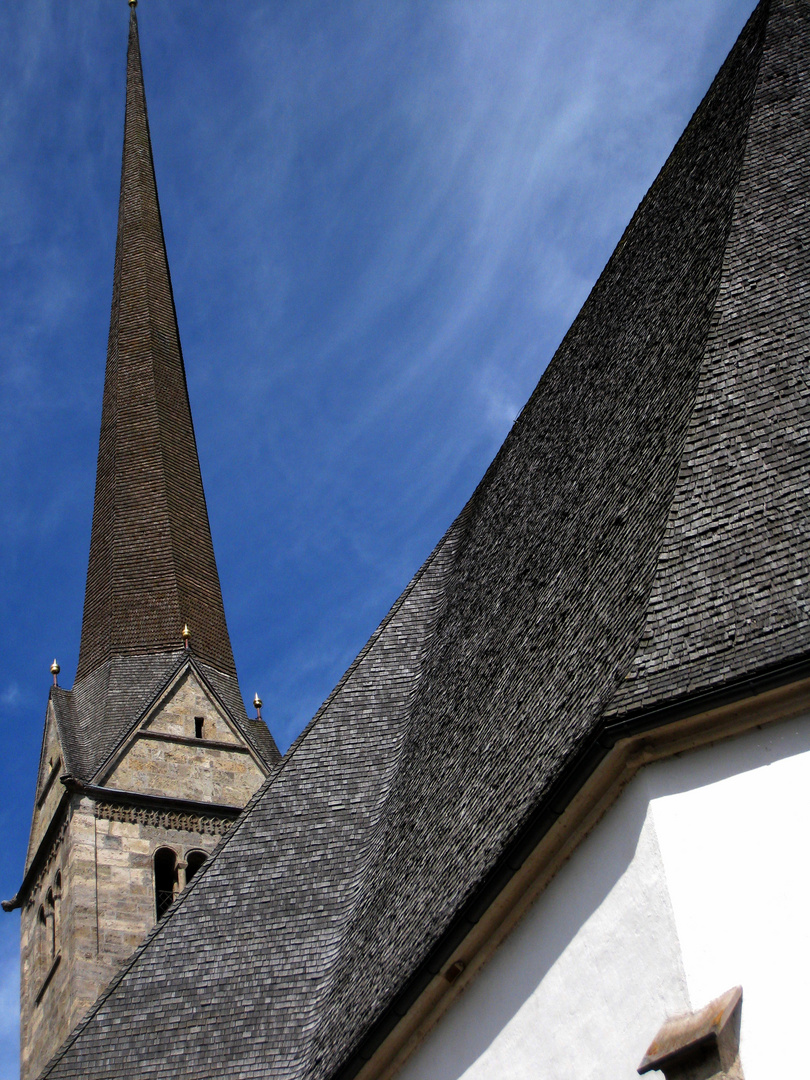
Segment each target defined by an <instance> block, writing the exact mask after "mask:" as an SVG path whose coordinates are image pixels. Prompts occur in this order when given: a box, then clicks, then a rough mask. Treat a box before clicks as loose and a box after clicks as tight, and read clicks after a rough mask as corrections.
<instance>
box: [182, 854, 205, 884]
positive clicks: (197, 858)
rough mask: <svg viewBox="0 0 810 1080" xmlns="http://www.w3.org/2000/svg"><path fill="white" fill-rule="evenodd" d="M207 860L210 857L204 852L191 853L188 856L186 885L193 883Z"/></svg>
mask: <svg viewBox="0 0 810 1080" xmlns="http://www.w3.org/2000/svg"><path fill="white" fill-rule="evenodd" d="M207 858H208V856H207V855H206V854H205V852H204V851H191V852H189V854H188V856H187V859H188V864H187V866H186V884H188V882H189V881H191V879H192V878H193V877H194V875H195V874H196V873H197V871H198V870H199V869H200V867H201V866H202V864H203V863H204V862H205V860H206V859H207Z"/></svg>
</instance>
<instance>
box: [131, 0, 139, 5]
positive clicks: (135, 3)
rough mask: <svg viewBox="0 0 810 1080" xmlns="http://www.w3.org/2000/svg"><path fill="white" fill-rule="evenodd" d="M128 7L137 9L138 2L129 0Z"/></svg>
mask: <svg viewBox="0 0 810 1080" xmlns="http://www.w3.org/2000/svg"><path fill="white" fill-rule="evenodd" d="M129 6H130V7H137V6H138V0H129Z"/></svg>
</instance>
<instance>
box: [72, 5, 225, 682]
mask: <svg viewBox="0 0 810 1080" xmlns="http://www.w3.org/2000/svg"><path fill="white" fill-rule="evenodd" d="M130 10H131V16H130V32H129V49H128V55H127V95H126V120H125V127H124V153H123V162H122V167H121V197H120V203H119V211H118V239H117V243H116V251H115V274H114V281H113V299H112V311H111V316H110V337H109V344H108V348H107V369H106V375H105V380H104V400H103V405H102V416H101V435H100V437H99V451H98V469H97V473H96V492H95V502H94V507H93V527H92V534H91V540H90V560H89V566H88V570H87V587H86V592H85V600H84V616H83V620H82V637H81V648H80V650H79V664H78V670H77V676H76V677H77V680H78V681H82V680H84V679H85V678H86V677H87V676H88V675H91V674H93V673H94V672H95V671H96V670H97V669H98V668H99V666H100V665H102V664H104V663H105V662H109V661H110V660H115V659H116V658H117V657H122V656H125V657H126V656H134V657H141V656H144V655H145V654H147V653H170V652H172V651H174V650H175V649H176V648H177V647H178V646H180V645H181V644H182V641H181V636H180V635H181V630H182V628H183V624H184V623H188V625H189V627H190V630H191V640H192V644H193V646H194V649H195V651H196V653H197V655H198V656H200V657H201V658H203V659H204V660H206V661H207V662H208V663H210V664H211V665H212V666H214V667H215V668H217V670H219V671H223V672H226V673H227V674H230V675H233V674H234V672H235V668H234V662H233V654H232V652H231V643H230V639H229V636H228V628H227V625H226V623H225V612H224V609H223V605H222V595H221V591H220V585H219V576H218V574H217V567H216V562H215V559H214V549H213V545H212V543H211V531H210V528H209V523H208V511H207V509H206V505H205V495H204V493H203V486H202V479H201V476H200V465H199V459H198V456H197V446H196V442H195V439H194V428H193V426H192V421H191V410H190V408H189V401H188V390H187V387H186V376H185V369H184V367H183V356H182V352H181V349H180V337H179V334H178V330H177V318H176V315H175V309H174V298H173V295H172V286H171V280H170V277H169V265H168V261H167V258H166V248H165V244H164V239H163V227H162V224H161V219H160V208H159V206H158V196H157V187H156V185H155V173H154V166H153V162H152V147H151V143H150V139H149V124H148V120H147V115H146V99H145V96H144V87H143V74H142V71H141V55H140V49H139V45H138V27H137V20H136V17H135V8H134V7H132V8H131V9H130Z"/></svg>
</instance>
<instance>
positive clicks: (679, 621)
mask: <svg viewBox="0 0 810 1080" xmlns="http://www.w3.org/2000/svg"><path fill="white" fill-rule="evenodd" d="M808 64H810V4H808V3H807V0H773V2H772V3H770V4H769V3H767V2H764V3H762V4H761V5H760V7H759V8H758V9H757V11H756V12H755V14H754V15H753V16H752V18H751V20H750V21H749V23H748V25H747V27H746V29H745V30H744V32H743V34H742V36H741V38H740V39H739V41H738V43H737V45H736V46H735V48H734V50H733V51H732V54H731V55H730V57H729V59H728V60H727V61H726V64H725V65H724V67H723V68H722V69H721V72H720V74H719V75H718V77H717V79H716V80H715V82H714V84H713V86H712V89H711V90H710V92H709V94H708V95H707V97H706V99H705V100H704V102H703V103H702V104H701V106H700V108H699V109H698V111H697V113H696V114H695V117H694V118H693V120H692V122H691V124H690V126H689V128H688V129H687V131H686V132H685V134H684V136H683V137H682V138H681V140H680V141H679V142H678V144H677V146H676V148H675V150H674V151H673V153H672V155H671V157H670V159H669V161H668V162H667V164H666V166H665V167H664V169H663V170H662V172H661V174H660V175H659V177H658V179H657V180H656V181H655V183H654V184H653V186H652V188H651V190H650V192H649V193H648V195H647V196H646V198H645V200H644V201H643V203H642V205H641V206H640V207H639V210H638V211H637V212H636V214H635V215H634V218H633V220H632V222H631V223H630V225H629V227H628V229H627V231H626V232H625V235H624V236H623V237H622V240H621V241H620V243H619V246H618V247H617V249H616V252H615V253H614V255H613V256H612V257H611V259H610V261H609V263H608V265H607V267H606V268H605V270H604V272H603V274H602V275H601V277H600V279H599V281H598V282H597V284H596V286H595V287H594V289H593V291H592V293H591V295H590V297H589V298H588V300H587V302H586V304H585V305H584V307H583V309H582V312H581V313H580V315H579V316H578V318H577V319H576V321H575V322H574V324H573V326H572V327H571V329H570V331H569V333H568V334H567V335H566V338H565V339H564V341H563V343H562V345H561V346H560V348H559V350H558V352H557V354H556V355H555V357H554V359H553V360H552V362H551V364H550V365H549V368H548V370H547V371H546V373H545V375H544V376H543V378H542V380H541V382H540V384H539V386H538V388H537V390H536V391H535V393H534V394H533V395H532V398H531V399H530V401H529V403H528V404H527V406H526V407H525V409H524V410H523V412H522V413H521V415H520V417H519V418H518V420H517V422H516V424H515V426H514V428H513V430H512V432H511V433H510V435H509V437H508V439H507V440H506V443H505V444H504V446H503V448H502V449H501V451H500V453H499V454H498V456H497V458H496V459H495V461H494V462H493V464H492V466H491V467H490V469H489V470H488V472H487V474H486V476H485V477H484V479H483V481H482V482H481V484H480V485H479V487H478V488H477V490H476V492H475V494H474V495H473V497H472V499H471V500H470V502H469V503H468V505H467V507H466V508H465V510H464V511H463V513H462V514H461V516H460V517H459V518H458V519H457V521H456V522H455V523H454V524H453V526H452V527H451V528H450V530H449V531H448V533H447V535H446V536H445V537H444V539H443V540H442V541H441V543H440V544H439V546H438V547H437V549H436V551H435V552H434V554H433V555H432V556H431V558H430V559H429V560H428V562H427V563H426V565H425V566H424V567H423V568H422V570H421V571H420V572H419V574H417V576H416V578H415V579H414V581H413V582H412V583H411V585H410V586H409V588H408V589H407V590H406V591H405V593H404V594H403V596H402V597H401V598H400V600H399V601H398V603H397V604H396V605H395V607H394V608H393V609H392V612H391V613H390V614H389V616H388V617H387V619H386V620H385V621H384V623H383V624H382V625H381V627H380V628H379V629H378V631H377V632H376V634H375V635H374V636H373V637H372V639H371V641H370V642H369V644H368V645H367V646H366V648H365V650H364V651H363V653H362V654H361V655H360V657H359V658H358V660H357V661H356V662H355V664H354V665H353V666H352V668H351V669H350V670H349V671H348V672H347V674H346V676H344V679H343V680H342V682H341V683H340V684H339V686H338V687H337V689H336V690H335V692H334V693H333V694H332V696H331V697H330V699H329V700H328V701H327V702H326V703H325V705H324V706H323V708H322V709H321V710H320V712H319V714H318V716H316V718H315V720H314V721H313V722H312V724H311V725H310V727H309V728H308V729H307V731H306V732H305V733H304V734H303V735H302V737H301V738H300V739H299V741H298V742H297V743H296V745H295V746H294V747H293V749H292V750H291V751H290V753H289V754H288V755H287V757H286V758H285V760H284V763H283V765H282V767H281V768H280V769H279V770H278V772H277V773H276V774H275V775H274V776H273V777H271V779H270V780H269V781H268V783H267V784H266V785H265V786H264V788H263V789H262V790H261V791H260V792H259V793H257V795H256V796H255V797H254V799H253V801H252V802H251V804H250V806H249V807H248V810H247V812H246V813H245V815H243V817H242V819H241V820H240V822H239V824H238V825H237V826H236V827H235V829H234V830H233V832H232V833H231V834H229V836H228V838H227V839H226V841H225V843H224V844H223V845H222V847H221V848H220V850H219V852H218V854H217V856H216V857H215V858H214V859H212V860H211V861H210V862H209V863H208V865H207V866H206V868H205V870H204V871H203V872H202V873H200V874H199V875H198V876H197V878H195V880H194V882H193V883H192V885H191V886H190V887H189V889H188V890H187V891H186V893H185V894H184V895H183V897H182V898H181V900H180V901H179V902H178V903H177V905H176V906H175V907H174V908H173V909H172V911H171V912H170V914H169V916H168V917H167V918H166V919H165V920H164V921H163V922H162V923H161V924H160V926H159V927H158V928H156V930H155V931H154V932H153V934H152V935H151V937H150V939H149V940H148V941H147V942H146V943H145V945H144V946H143V947H142V948H141V949H140V950H139V951H138V953H136V955H135V956H134V958H133V959H132V961H131V962H130V963H129V964H128V965H127V967H126V968H125V969H124V971H123V972H122V973H121V974H120V976H119V977H118V978H117V979H116V980H115V981H114V983H113V984H112V986H111V988H110V990H109V992H108V993H107V994H105V995H103V996H102V998H101V1000H100V1001H99V1003H98V1005H97V1006H96V1007H95V1008H94V1009H93V1010H91V1013H90V1014H89V1016H88V1018H87V1019H86V1021H85V1022H83V1024H82V1025H81V1026H80V1028H79V1029H78V1030H77V1033H76V1034H75V1035H74V1036H73V1037H71V1039H70V1040H69V1041H68V1043H67V1044H66V1046H65V1047H64V1048H63V1050H62V1051H61V1052H60V1053H59V1054H58V1055H57V1057H56V1058H55V1059H54V1061H53V1062H52V1063H51V1065H50V1067H49V1068H48V1069H47V1070H46V1074H47V1075H48V1076H52V1077H60V1078H67V1077H75V1078H78V1077H82V1078H88V1080H102V1078H113V1077H115V1078H119V1080H120V1078H127V1077H133V1078H134V1077H138V1078H139V1080H146V1078H158V1077H160V1078H163V1077H166V1078H168V1077H177V1076H187V1077H196V1078H209V1077H210V1078H214V1077H216V1078H222V1077H229V1078H230V1077H234V1078H236V1077H240V1078H241V1077H260V1076H261V1077H285V1078H290V1080H291V1078H294V1077H296V1078H297V1077H307V1078H316V1077H323V1078H326V1077H329V1076H331V1075H333V1074H334V1073H335V1071H336V1070H337V1069H339V1067H340V1066H341V1064H342V1063H343V1062H344V1061H345V1060H346V1058H347V1057H348V1056H349V1055H350V1054H351V1052H352V1050H353V1048H354V1047H355V1046H356V1045H357V1043H358V1041H359V1040H360V1039H361V1038H362V1037H363V1035H364V1033H365V1032H366V1031H368V1029H369V1027H370V1025H371V1024H372V1023H373V1022H374V1021H375V1020H376V1018H378V1017H379V1016H380V1014H381V1013H382V1012H383V1011H384V1010H385V1008H386V1007H387V1006H388V1004H389V1003H390V1002H391V1001H392V999H393V997H394V996H395V994H396V993H397V991H398V989H399V988H400V987H401V986H402V985H403V984H404V982H405V981H406V980H407V979H408V978H409V976H410V975H411V973H412V972H413V971H414V969H415V968H416V967H417V966H418V965H419V963H420V962H421V960H422V959H423V958H424V957H425V956H426V955H427V953H428V952H429V950H430V949H431V948H432V946H433V945H434V943H435V942H436V941H437V939H438V938H439V937H440V935H441V934H442V933H443V931H444V930H445V928H446V927H447V926H448V924H449V923H450V921H451V919H452V918H453V916H454V914H455V913H456V912H457V911H458V910H459V908H460V907H461V905H462V904H463V903H464V901H465V900H466V899H467V898H468V897H470V896H471V895H472V894H473V893H474V891H475V889H476V887H477V886H478V884H479V883H480V882H481V881H482V880H483V879H484V878H485V876H486V875H487V873H488V872H489V871H490V869H491V868H492V866H493V865H494V864H495V862H496V860H497V859H498V857H499V856H500V855H501V853H502V852H503V851H504V850H505V848H506V847H507V846H508V844H509V842H510V840H511V838H513V837H514V836H515V835H516V833H518V832H519V830H520V829H521V827H522V825H523V823H524V822H525V821H526V820H527V819H528V817H529V815H530V814H531V813H532V812H533V811H535V810H536V809H537V807H538V806H539V805H540V804H542V802H543V798H544V795H545V794H546V793H547V792H548V791H549V790H550V788H551V786H552V785H553V783H554V781H555V780H556V779H557V778H558V777H559V776H560V775H561V773H562V771H563V769H564V767H565V766H566V763H568V762H570V761H571V759H572V758H573V757H574V756H575V755H576V754H577V753H578V751H579V749H580V748H581V747H582V746H583V745H584V744H585V743H586V742H587V741H588V740H589V739H590V738H592V737H593V736H594V734H595V733H596V732H598V731H599V729H600V726H601V725H602V724H603V723H604V722H605V718H606V717H607V718H611V717H612V716H613V715H614V714H615V712H616V711H617V710H624V711H632V710H634V709H637V708H639V707H640V706H641V705H642V704H647V705H652V704H656V703H658V704H661V703H663V702H667V701H670V700H672V699H675V698H678V697H680V696H682V695H683V694H685V693H687V692H694V691H695V690H696V689H703V690H706V689H710V688H711V687H716V686H719V685H722V684H723V682H724V681H725V680H727V679H728V678H729V677H732V676H734V675H741V674H751V673H754V672H757V671H759V670H761V669H764V668H768V667H769V665H772V664H774V663H776V662H780V661H787V660H789V659H790V658H791V657H794V656H796V655H798V654H800V653H803V652H807V650H808V646H810V627H808V594H810V584H808V577H807V574H806V573H805V572H799V571H800V569H801V566H802V565H803V563H802V560H803V559H806V555H807V551H808V547H809V546H810V545H809V544H808V540H809V539H810V537H808V531H810V523H809V522H808V516H807V514H802V513H800V512H798V508H799V506H800V503H799V499H800V494H799V493H800V485H801V479H800V478H801V476H802V475H806V473H807V469H808V465H810V444H808V441H807V439H806V430H807V424H808V412H809V410H810V402H809V401H808V395H807V382H806V381H805V380H806V379H807V366H806V365H807V363H808V362H807V360H806V357H807V355H808V353H810V350H808V349H807V346H806V344H805V343H806V342H807V334H808V315H807V301H808V299H810V266H808V244H810V171H808V169H807V167H806V166H807V155H808V149H810V109H808V101H807V92H808V91H807V85H808V79H807V77H806V76H807V67H808ZM800 71H802V72H803V73H804V75H805V78H804V80H803V81H802V80H800V79H799V78H798V75H799V72H800ZM749 121H750V124H749ZM771 246H772V247H773V257H772V258H771V257H770V256H769V254H768V252H769V251H770V250H771ZM789 334H792V335H793V336H792V337H790V336H789ZM800 359H803V362H804V365H805V366H804V370H803V371H801V370H800V362H799V361H800ZM763 403H764V404H763ZM769 415H770V417H771V420H770V422H769V419H768V417H769ZM777 429H778V430H777ZM761 499H767V501H766V502H761V501H760V500H761ZM707 523H709V524H710V526H711V528H712V529H713V530H714V531H712V532H707V531H704V528H705V526H706V524H707ZM751 559H753V563H754V564H755V565H753V566H752V563H751V561H747V560H751ZM805 569H806V567H805ZM768 582H770V583H771V588H770V589H767V588H765V587H764V586H765V585H767V584H768ZM724 596H726V597H727V598H728V602H729V608H728V614H727V613H726V611H725V610H724V609H723V608H722V606H720V605H722V603H723V600H722V598H723V597H724ZM707 605H708V608H709V612H710V613H709V614H708V615H707ZM718 610H719V611H720V612H721V613H722V614H723V616H724V620H725V621H724V625H723V628H722V629H723V630H725V629H728V628H730V626H731V625H732V624H734V625H736V620H737V619H738V618H741V623H740V625H739V626H737V629H736V633H735V634H734V635H733V640H732V641H731V642H729V638H728V637H727V636H726V634H725V633H721V632H720V630H719V629H718V628H717V627H716V626H715V625H714V622H715V620H716V618H717V611H718ZM732 616H733V618H732ZM745 619H750V622H748V623H746V622H745ZM693 645H694V648H693ZM637 654H638V655H639V656H640V657H641V658H642V662H641V663H639V664H634V657H635V656H636V655H637ZM684 660H685V661H686V663H683V661H684ZM676 665H678V666H676ZM633 673H635V677H633V678H629V679H628V678H627V675H628V674H631V675H632V674H633ZM178 956H184V957H189V956H192V957H194V958H195V962H194V963H193V964H178V963H177V962H176V958H177V957H178Z"/></svg>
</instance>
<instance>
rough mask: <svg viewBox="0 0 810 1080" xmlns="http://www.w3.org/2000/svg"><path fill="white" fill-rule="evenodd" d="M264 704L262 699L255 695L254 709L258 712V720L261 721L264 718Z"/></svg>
mask: <svg viewBox="0 0 810 1080" xmlns="http://www.w3.org/2000/svg"><path fill="white" fill-rule="evenodd" d="M263 704H264V703H263V701H262V699H261V698H260V697H259V695H258V694H254V695H253V707H254V708H255V710H256V719H257V720H261V718H262V705H263Z"/></svg>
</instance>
